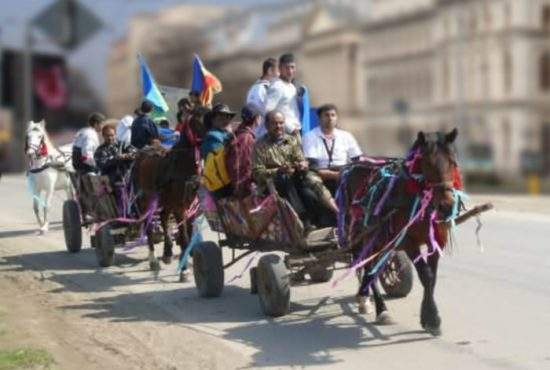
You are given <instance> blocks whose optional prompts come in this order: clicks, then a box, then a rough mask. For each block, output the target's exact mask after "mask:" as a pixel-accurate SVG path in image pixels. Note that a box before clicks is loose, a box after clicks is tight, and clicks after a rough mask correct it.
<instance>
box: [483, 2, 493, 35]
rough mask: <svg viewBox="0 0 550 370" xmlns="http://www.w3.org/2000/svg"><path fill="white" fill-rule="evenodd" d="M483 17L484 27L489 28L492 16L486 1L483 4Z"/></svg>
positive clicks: (489, 5)
mask: <svg viewBox="0 0 550 370" xmlns="http://www.w3.org/2000/svg"><path fill="white" fill-rule="evenodd" d="M483 19H484V21H485V28H486V29H487V30H490V29H491V23H492V20H493V18H492V16H491V4H490V3H489V2H488V1H486V2H485V4H483Z"/></svg>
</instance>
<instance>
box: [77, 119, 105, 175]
mask: <svg viewBox="0 0 550 370" xmlns="http://www.w3.org/2000/svg"><path fill="white" fill-rule="evenodd" d="M104 121H105V116H104V115H103V114H101V113H97V112H96V113H92V114H90V116H89V117H88V127H86V128H83V129H81V130H79V131H78V132H77V133H76V136H75V139H74V142H73V155H72V161H73V167H74V169H75V170H76V172H77V173H79V174H84V173H90V172H92V173H94V172H97V168H96V163H95V160H94V153H95V151H96V149H97V148H98V147H99V133H100V132H101V126H102V125H103V122H104Z"/></svg>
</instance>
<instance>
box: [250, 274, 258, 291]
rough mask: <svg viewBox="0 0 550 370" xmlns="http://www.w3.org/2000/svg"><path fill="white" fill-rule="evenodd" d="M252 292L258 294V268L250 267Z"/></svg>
mask: <svg viewBox="0 0 550 370" xmlns="http://www.w3.org/2000/svg"><path fill="white" fill-rule="evenodd" d="M249 273H250V294H258V268H257V267H252V268H251V269H250V272H249Z"/></svg>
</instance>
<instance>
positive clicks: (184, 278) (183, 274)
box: [180, 270, 189, 283]
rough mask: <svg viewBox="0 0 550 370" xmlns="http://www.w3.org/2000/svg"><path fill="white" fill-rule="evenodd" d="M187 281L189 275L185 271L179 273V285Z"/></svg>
mask: <svg viewBox="0 0 550 370" xmlns="http://www.w3.org/2000/svg"><path fill="white" fill-rule="evenodd" d="M188 281H189V273H188V272H187V271H185V270H184V271H182V272H180V283H187V282H188Z"/></svg>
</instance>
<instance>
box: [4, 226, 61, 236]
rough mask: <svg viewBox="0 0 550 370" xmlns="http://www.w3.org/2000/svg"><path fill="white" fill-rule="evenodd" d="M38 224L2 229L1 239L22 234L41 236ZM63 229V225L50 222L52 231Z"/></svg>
mask: <svg viewBox="0 0 550 370" xmlns="http://www.w3.org/2000/svg"><path fill="white" fill-rule="evenodd" d="M38 229H39V228H38V226H37V227H35V228H33V229H25V230H6V231H0V239H4V238H19V237H22V236H32V235H34V236H39V230H38ZM59 230H63V226H62V225H52V224H50V231H59Z"/></svg>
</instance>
